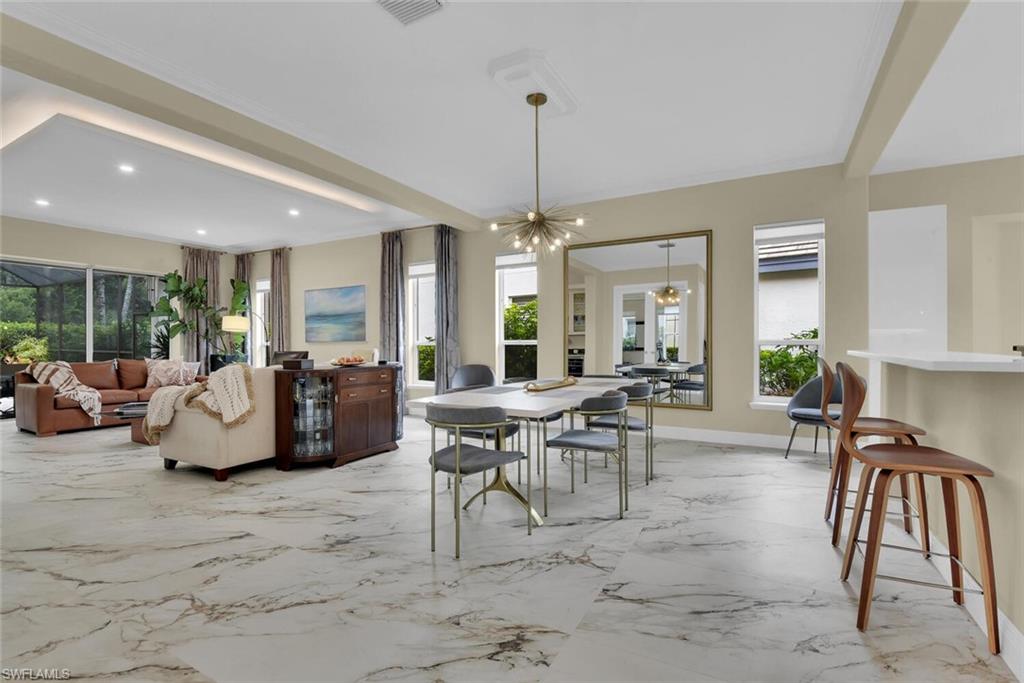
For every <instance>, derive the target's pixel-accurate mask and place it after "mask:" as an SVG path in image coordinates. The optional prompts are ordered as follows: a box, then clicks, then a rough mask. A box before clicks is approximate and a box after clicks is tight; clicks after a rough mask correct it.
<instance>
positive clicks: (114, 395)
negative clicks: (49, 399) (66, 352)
mask: <svg viewBox="0 0 1024 683" xmlns="http://www.w3.org/2000/svg"><path fill="white" fill-rule="evenodd" d="M99 392H100V400H101V401H102V402H103V405H104V406H108V405H117V404H119V403H130V402H132V401H138V400H139V392H137V391H129V390H128V389H100V390H99ZM53 407H54V408H56V409H57V410H67V409H68V408H81V407H82V406H81V404H80V403H79V402H78V401H76V400H75V399H73V398H69V397H67V396H57V397H56V398H54V399H53Z"/></svg>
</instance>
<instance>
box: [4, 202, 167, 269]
mask: <svg viewBox="0 0 1024 683" xmlns="http://www.w3.org/2000/svg"><path fill="white" fill-rule="evenodd" d="M0 254H2V255H3V256H8V257H12V258H26V259H39V260H44V261H60V262H63V263H69V264H75V265H85V266H95V267H97V268H110V269H113V270H124V271H130V272H135V273H146V274H151V275H163V274H164V273H168V272H170V271H172V270H176V269H177V270H181V248H180V247H179V246H178V245H177V244H170V243H168V242H155V241H153V240H144V239H138V238H135V237H122V236H120V235H112V234H110V233H106V232H96V231H94V230H84V229H81V228H71V227H67V226H64V225H54V224H52V223H42V222H37V221H28V220H24V219H21V218H11V217H10V216H0Z"/></svg>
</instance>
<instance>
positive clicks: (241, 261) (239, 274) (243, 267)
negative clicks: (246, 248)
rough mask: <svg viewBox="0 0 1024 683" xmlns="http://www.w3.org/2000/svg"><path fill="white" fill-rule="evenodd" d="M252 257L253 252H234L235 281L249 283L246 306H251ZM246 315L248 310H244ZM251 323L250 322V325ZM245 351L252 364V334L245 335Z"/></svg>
mask: <svg viewBox="0 0 1024 683" xmlns="http://www.w3.org/2000/svg"><path fill="white" fill-rule="evenodd" d="M252 259H253V254H235V281H236V282H244V283H245V284H247V285H249V296H248V297H247V298H246V301H245V304H246V308H247V309H249V308H251V307H252V294H253V292H252V284H253V283H252ZM246 315H248V312H246ZM251 324H252V323H251V322H250V325H251ZM245 351H246V356H248V359H249V364H250V365H252V364H253V357H252V334H251V330H250V334H247V335H245Z"/></svg>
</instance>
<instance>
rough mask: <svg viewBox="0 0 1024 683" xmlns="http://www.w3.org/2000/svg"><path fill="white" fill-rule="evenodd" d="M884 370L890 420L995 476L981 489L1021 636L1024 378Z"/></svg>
mask: <svg viewBox="0 0 1024 683" xmlns="http://www.w3.org/2000/svg"><path fill="white" fill-rule="evenodd" d="M885 368H886V369H885V372H884V384H885V387H886V390H885V395H884V397H883V412H884V413H885V414H886V415H887V416H889V417H892V418H895V419H898V420H905V421H907V422H909V423H911V424H915V425H917V426H919V427H921V428H923V429H925V430H927V432H928V435H927V436H926V437H923V438H922V439H921V443H922V444H924V445H926V446H936V447H939V448H943V449H945V450H948V451H951V452H953V453H956V454H957V455H961V456H963V457H965V458H970V459H971V460H974V461H976V462H979V463H981V464H983V465H986V466H987V467H989V468H991V469H992V471H993V472H994V473H995V476H994V477H992V478H991V479H989V478H983V479H982V481H981V485H982V487H983V488H984V490H985V498H986V502H987V505H988V514H989V524H990V528H991V533H992V546H993V562H994V565H995V573H996V595H997V597H998V601H999V608H1000V609H1001V610H1002V611H1003V612H1004V613H1005V614H1006V615H1007V616H1008V617H1009V618H1010V620H1011V621H1012V622H1013V623H1014V624H1016V626H1017V628H1024V533H1022V531H1021V529H1022V526H1024V446H1022V444H1024V375H1020V374H1011V373H994V372H929V371H925V370H915V369H913V368H906V367H901V366H893V365H888V364H886V365H885ZM968 399H969V400H968ZM929 480H930V481H929V482H928V492H927V498H928V512H929V516H930V520H929V523H930V525H931V529H932V532H933V533H934V534H935V535H936V536H938V537H939V538H941V539H942V540H943V541H944V542H945V540H946V524H945V517H944V515H943V507H942V493H941V491H940V489H939V486H938V480H935V478H934V477H929ZM959 493H960V498H959V502H960V533H961V537H962V543H961V545H962V547H963V550H964V555H965V560H964V561H965V563H966V564H967V566H968V567H969V568H970V570H971V573H973V574H974V575H975V576H981V572H980V571H979V566H978V560H977V557H978V554H977V551H976V549H977V542H976V538H977V536H976V535H975V533H974V521H973V520H974V517H973V515H972V512H971V507H970V500H969V499H968V497H967V493H966V491H965V490H964V488H963V487H962V486H961V487H960V489H959Z"/></svg>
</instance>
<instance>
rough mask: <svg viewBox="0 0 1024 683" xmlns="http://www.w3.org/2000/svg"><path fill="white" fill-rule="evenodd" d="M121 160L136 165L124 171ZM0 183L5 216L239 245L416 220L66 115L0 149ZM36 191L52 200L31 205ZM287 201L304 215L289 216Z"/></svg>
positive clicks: (319, 237)
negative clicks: (361, 206) (354, 204)
mask: <svg viewBox="0 0 1024 683" xmlns="http://www.w3.org/2000/svg"><path fill="white" fill-rule="evenodd" d="M120 164H130V165H131V166H133V167H134V168H135V172H134V173H132V174H130V175H126V174H124V173H121V172H120V171H119V170H118V166H119V165H120ZM0 181H2V193H0V205H2V209H3V213H4V215H7V216H14V217H17V218H28V219H33V220H41V221H46V222H51V223H58V224H64V225H72V226H76V227H82V228H93V229H97V230H103V231H106V232H113V233H119V234H125V235H134V236H138V237H145V238H148V239H157V240H163V241H170V242H175V243H188V244H199V245H203V246H207V247H213V248H220V249H225V250H227V251H235V252H238V251H251V250H258V249H264V248H268V247H273V246H280V245H282V244H308V243H315V242H324V241H327V240H332V239H341V238H345V237H354V236H357V235H365V234H370V233H374V232H379V231H380V230H381V229H382V228H386V227H388V226H402V225H405V226H408V225H412V224H416V223H421V222H422V219H420V218H419V217H417V216H414V215H412V214H409V213H407V212H405V211H401V210H399V209H395V208H393V207H382V206H378V207H376V208H377V210H376V211H374V212H368V211H362V210H360V209H357V208H353V207H351V206H347V205H345V204H341V203H338V202H335V201H330V200H328V199H325V198H323V197H320V196H317V195H314V194H310V193H306V192H303V191H300V190H297V189H294V188H291V187H287V186H285V185H281V184H278V183H274V182H271V181H268V180H265V179H263V178H260V177H257V176H254V175H250V174H247V173H243V172H240V171H238V170H235V169H233V168H229V167H227V166H223V165H220V164H217V163H212V162H210V161H206V160H204V159H199V158H197V157H193V156H190V155H187V154H184V153H182V152H178V151H175V150H172V149H169V148H167V147H163V146H161V145H156V144H153V143H150V142H146V141H143V140H140V139H138V138H135V137H131V136H128V135H124V134H122V133H119V132H114V131H111V130H108V129H106V128H102V127H99V126H95V125H92V124H90V123H84V122H82V121H78V120H76V119H73V118H69V117H67V116H63V115H57V116H54V117H52V118H50V119H49V120H47V121H46V122H45V123H43V124H42V125H40V126H38V127H36V128H34V129H33V130H32V131H31V132H29V133H27V134H25V135H22V136H21V137H20V138H18V139H17V140H15V141H14V142H12V143H10V144H8V145H7V146H6V147H4V148H3V150H0ZM38 198H44V199H47V200H48V201H49V202H50V205H49V206H47V207H40V206H37V205H36V203H35V200H36V199H38ZM292 208H295V209H298V210H299V212H300V215H299V216H297V217H293V216H290V215H289V214H288V211H289V209H292ZM198 229H204V230H206V234H205V235H199V234H197V233H196V230H198Z"/></svg>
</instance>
